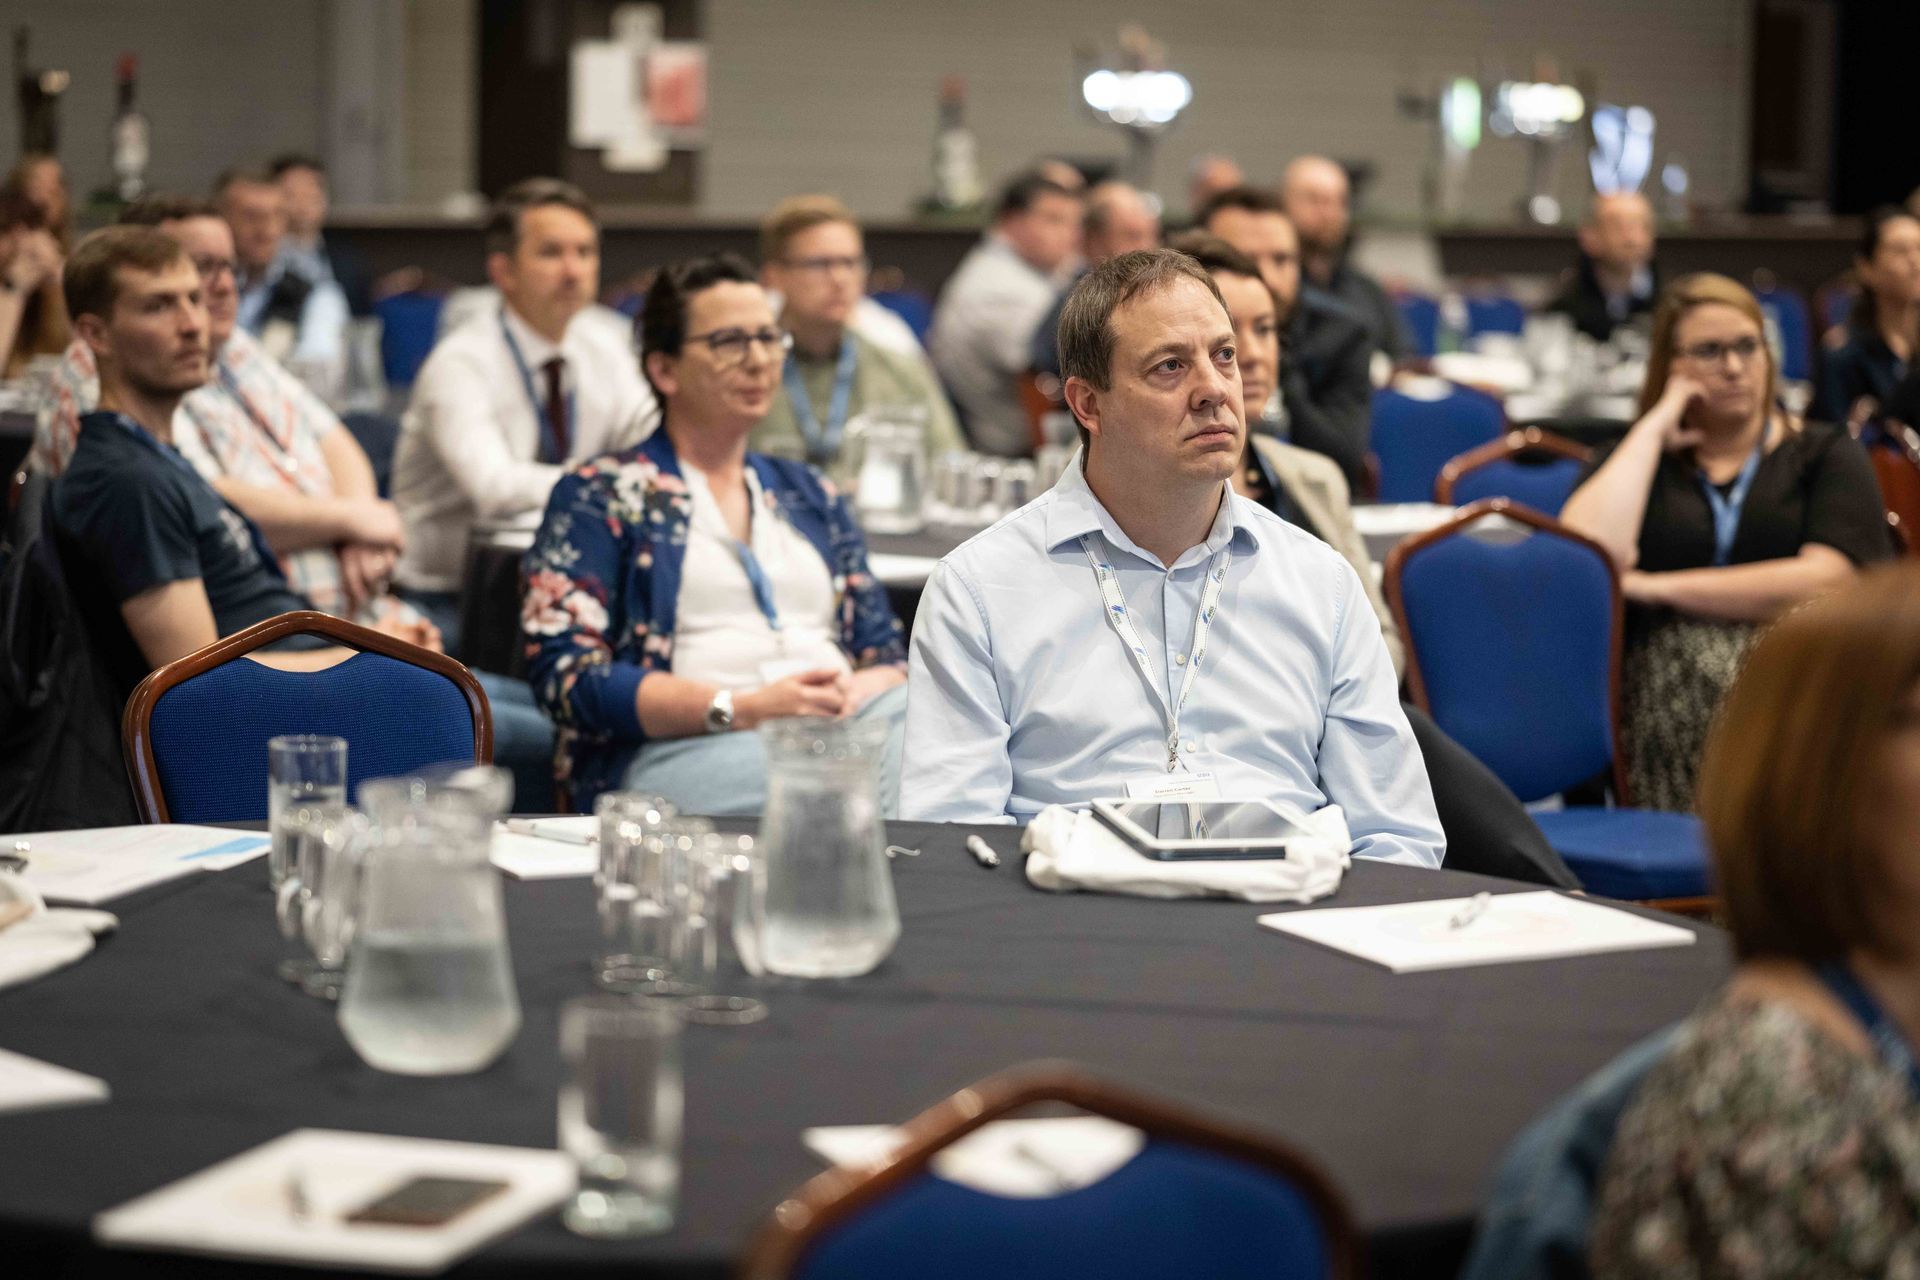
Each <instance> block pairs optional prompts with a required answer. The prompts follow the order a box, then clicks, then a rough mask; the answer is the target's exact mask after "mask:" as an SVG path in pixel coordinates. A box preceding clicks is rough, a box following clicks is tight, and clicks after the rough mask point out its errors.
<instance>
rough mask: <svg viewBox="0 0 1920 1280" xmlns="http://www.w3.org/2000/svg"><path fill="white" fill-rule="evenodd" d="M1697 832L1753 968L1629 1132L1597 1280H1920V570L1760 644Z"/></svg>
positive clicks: (1839, 601)
mask: <svg viewBox="0 0 1920 1280" xmlns="http://www.w3.org/2000/svg"><path fill="white" fill-rule="evenodd" d="M1700 816H1701V819H1702V822H1703V824H1704V826H1705V828H1706V837H1707V845H1708V847H1709V849H1710V851H1711V855H1712V859H1713V867H1714V887H1715V891H1716V893H1717V895H1718V898H1719V903H1720V906H1719V909H1718V910H1717V911H1716V913H1715V914H1716V917H1717V918H1718V919H1719V920H1720V921H1721V922H1723V923H1724V924H1725V925H1726V927H1727V930H1728V932H1729V933H1731V934H1732V936H1733V947H1734V952H1735V954H1736V955H1737V956H1738V958H1739V965H1738V967H1737V968H1736V969H1735V970H1734V973H1733V976H1732V978H1731V979H1730V980H1729V981H1728V982H1727V984H1726V986H1725V987H1724V988H1723V989H1722V990H1721V991H1719V992H1718V993H1716V994H1715V995H1714V996H1712V997H1710V998H1709V999H1708V1000H1707V1001H1706V1003H1705V1004H1704V1005H1703V1007H1702V1008H1701V1009H1700V1010H1699V1011H1698V1012H1697V1013H1695V1014H1694V1015H1693V1017H1691V1018H1690V1019H1688V1020H1687V1021H1686V1022H1685V1023H1683V1024H1681V1027H1680V1029H1679V1031H1678V1034H1677V1039H1676V1040H1675V1041H1674V1043H1673V1046H1672V1047H1671V1049H1669V1050H1668V1051H1667V1053H1666V1054H1665V1055H1664V1057H1663V1058H1662V1059H1661V1060H1660V1061H1659V1062H1658V1063H1657V1064H1655V1065H1654V1067H1653V1069H1652V1070H1651V1071H1650V1072H1649V1073H1648V1075H1647V1076H1646V1078H1645V1079H1644V1080H1643V1081H1642V1082H1641V1083H1640V1085H1639V1087H1638V1089H1637V1090H1636V1091H1635V1093H1634V1095H1633V1099H1632V1101H1631V1102H1630V1103H1629V1104H1628V1106H1627V1108H1626V1111H1625V1113H1624V1114H1623V1115H1622V1116H1621V1119H1620V1124H1619V1127H1618V1128H1617V1130H1616V1131H1615V1133H1614V1135H1613V1140H1612V1144H1611V1146H1610V1148H1609V1150H1608V1152H1607V1156H1606V1161H1605V1164H1604V1166H1603V1168H1602V1169H1601V1173H1600V1177H1599V1180H1598V1184H1597V1186H1596V1188H1595V1196H1594V1213H1593V1218H1592V1221H1591V1227H1590V1233H1589V1248H1590V1260H1591V1263H1592V1268H1593V1270H1592V1274H1593V1275H1594V1276H1595V1277H1596V1280H1637V1278H1640V1277H1645V1278H1646V1280H1652V1278H1653V1277H1659V1278H1660V1280H1669V1278H1671V1277H1694V1278H1698V1280H1708V1278H1711V1280H1722V1278H1725V1280H1734V1278H1735V1277H1738V1278H1739V1280H1775V1278H1776V1277H1777V1278H1780V1280H1785V1278H1786V1277H1793V1278H1794V1280H1809V1278H1812V1280H1819V1278H1822V1277H1847V1278H1853V1277H1858V1278H1859V1280H1867V1278H1868V1277H1873V1278H1875V1280H1878V1278H1879V1277H1887V1276H1911V1275H1920V1069H1916V1067H1915V1059H1916V1051H1917V1050H1920V951H1916V950H1915V947H1914V942H1913V939H1914V937H1915V933H1916V931H1917V930H1920V568H1915V567H1914V566H1912V565H1910V564H1901V565H1887V566H1882V567H1880V568H1877V569H1874V570H1872V571H1871V572H1869V573H1866V574H1863V575H1861V577H1860V579H1859V580H1858V581H1857V582H1854V583H1852V584H1850V585H1849V586H1847V587H1845V588H1843V589H1842V590H1840V591H1837V592H1835V593H1834V594H1833V595H1831V596H1828V597H1826V598H1825V599H1822V600H1819V601H1816V602H1814V603H1813V604H1811V605H1809V606H1807V607H1806V608H1802V609H1797V610H1795V611H1794V612H1792V613H1790V614H1788V615H1787V616H1786V617H1784V618H1782V619H1781V620H1780V621H1779V622H1778V623H1777V624H1775V625H1774V626H1773V627H1771V628H1769V629H1768V631H1767V633H1766V634H1765V635H1764V636H1762V637H1761V638H1760V640H1759V642H1758V643H1757V644H1756V645H1755V646H1754V649H1753V653H1752V655H1751V656H1750V657H1749V658H1748V660H1747V665H1746V667H1745V669H1744V670H1743V671H1742V672H1741V673H1740V678H1739V680H1737V681H1736V682H1735V683H1734V685H1733V688H1732V689H1731V690H1730V691H1729V693H1728V695H1727V700H1726V706H1725V707H1724V708H1723V709H1722V711H1721V713H1720V718H1719V720H1718V721H1717V723H1716V724H1715V726H1714V730H1713V735H1712V737H1711V739H1710V740H1709V742H1708V744H1707V752H1706V758H1705V760H1704V761H1703V763H1702V765H1701V770H1700Z"/></svg>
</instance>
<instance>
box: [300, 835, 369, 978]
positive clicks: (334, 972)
mask: <svg viewBox="0 0 1920 1280" xmlns="http://www.w3.org/2000/svg"><path fill="white" fill-rule="evenodd" d="M368 832H369V825H368V823H367V819H366V817H365V815H363V814H360V813H358V812H356V811H354V810H352V809H331V810H326V811H325V812H324V816H322V817H320V818H319V819H318V820H317V821H315V822H313V823H312V824H311V825H310V826H309V827H308V829H307V831H306V836H305V839H303V840H302V841H301V842H300V875H299V878H300V882H301V884H302V886H303V887H302V897H303V899H304V901H303V902H302V904H301V915H300V926H301V934H302V936H303V937H304V938H305V939H306V942H307V946H308V947H309V948H311V949H312V951H313V966H312V968H311V969H309V970H308V972H307V975H306V976H305V977H304V978H302V979H301V981H300V989H301V990H303V991H305V992H306V993H307V994H308V995H310V996H318V997H319V998H320V999H322V1000H338V999H339V998H340V991H341V988H343V987H344V986H345V985H346V981H347V948H348V947H349V946H350V945H351V944H352V942H353V932H354V928H355V926H356V924H357V923H358V921H359V918H360V886H361V872H362V870H363V869H364V867H365V859H366V850H367V835H368Z"/></svg>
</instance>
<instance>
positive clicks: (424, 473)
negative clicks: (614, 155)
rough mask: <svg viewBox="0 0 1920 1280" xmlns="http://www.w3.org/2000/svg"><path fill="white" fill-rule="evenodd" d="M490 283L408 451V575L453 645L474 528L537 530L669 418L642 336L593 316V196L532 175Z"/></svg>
mask: <svg viewBox="0 0 1920 1280" xmlns="http://www.w3.org/2000/svg"><path fill="white" fill-rule="evenodd" d="M487 275H488V278H489V279H490V280H491V281H492V282H493V286H494V287H495V288H496V289H498V290H499V292H500V300H501V305H500V306H499V307H497V308H493V309H489V310H488V311H486V312H483V313H481V314H479V315H475V316H474V317H473V318H472V319H470V320H468V321H467V322H466V323H465V324H463V325H461V326H460V327H459V328H458V329H456V330H455V331H453V332H452V333H449V334H448V335H447V336H446V337H445V338H443V339H442V340H441V341H440V343H439V345H437V346H435V347H434V349H433V354H432V355H431V356H429V357H427V362H426V364H425V365H423V366H422V367H421V370H420V376H419V378H418V379H417V380H416V381H415V382H414V385H413V399H412V402H411V403H410V404H409V405H408V408H407V412H406V415H405V417H404V418H403V419H402V421H401V426H400V440H399V443H398V444H397V445H396V447H395V449H394V460H393V497H394V501H395V502H396V503H397V504H398V505H399V507H400V515H401V517H402V519H404V520H405V521H406V525H407V547H406V551H405V552H404V554H403V555H402V556H401V559H400V565H399V568H398V570H397V572H396V575H395V576H396V578H397V580H398V581H399V583H400V585H401V587H402V588H403V590H404V593H405V594H406V595H407V598H408V599H410V600H412V601H413V602H414V603H415V604H416V605H418V606H419V607H421V608H422V609H424V610H425V611H426V612H427V613H428V615H429V616H430V617H432V618H433V620H434V621H435V623H437V624H438V625H439V627H440V629H441V632H442V634H444V635H445V636H446V637H447V638H448V647H449V649H455V648H456V647H457V630H458V623H459V591H460V585H461V573H462V570H463V568H464V565H465V560H466V554H467V542H468V539H469V537H470V536H471V534H472V531H473V528H474V525H475V524H476V523H481V522H508V521H513V520H516V519H520V518H523V517H524V518H526V519H528V521H529V523H531V522H532V520H533V518H535V517H537V516H538V514H539V512H540V511H541V509H542V508H544V507H545V505H546V501H547V494H548V492H549V491H550V490H551V489H552V488H553V485H554V481H556V480H558V479H559V478H560V477H561V475H562V474H564V473H565V471H566V470H567V468H568V467H569V466H570V465H571V464H573V463H577V462H581V461H584V460H585V459H588V458H592V457H595V456H597V455H599V454H603V453H609V452H612V451H614V450H616V449H622V448H625V447H627V446H628V445H631V444H634V443H635V442H637V441H639V440H640V439H642V438H643V437H645V436H646V435H647V434H648V433H649V432H651V431H652V430H653V428H654V426H655V424H656V423H657V422H658V421H659V417H660V413H659V409H658V407H657V406H656V404H655V402H654V398H653V393H652V392H650V391H649V390H648V389H647V386H646V383H645V382H643V381H642V380H641V377H640V370H639V364H638V362H637V361H636V360H635V358H634V354H633V349H632V343H631V341H630V340H629V341H627V342H619V341H615V340H614V338H613V337H612V335H610V334H609V333H607V332H606V331H605V330H604V329H603V328H602V327H600V326H597V325H595V324H593V323H591V322H586V321H584V320H583V317H582V313H583V312H584V311H585V310H586V308H587V307H588V306H589V305H591V304H592V302H593V300H594V297H595V296H596V295H597V294H598V292H599V289H600V232H599V228H598V227H597V226H596V224H595V219H594V212H593V206H592V205H591V204H590V203H588V201H587V197H586V196H585V194H583V193H582V192H581V191H580V189H579V188H577V187H575V186H572V185H571V184H569V183H565V182H560V181H558V180H556V179H552V178H529V179H527V180H526V181H524V182H521V183H517V184H515V185H514V186H513V187H510V188H509V189H508V190H507V191H506V192H505V193H503V194H502V195H501V197H500V199H499V201H498V202H497V203H496V204H495V205H494V209H493V213H492V216H491V217H490V218H489V219H488V222H487Z"/></svg>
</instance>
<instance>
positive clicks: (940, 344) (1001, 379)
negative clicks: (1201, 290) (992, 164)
mask: <svg viewBox="0 0 1920 1280" xmlns="http://www.w3.org/2000/svg"><path fill="white" fill-rule="evenodd" d="M1080 217H1081V207H1080V197H1079V196H1078V195H1077V194H1075V193H1074V192H1071V191H1069V190H1067V189H1066V188H1065V187H1063V186H1061V185H1060V184H1058V183H1056V182H1052V181H1050V180H1048V179H1046V178H1044V177H1041V176H1040V175H1039V174H1026V175H1024V176H1022V177H1019V178H1015V179H1014V180H1013V181H1012V182H1011V183H1009V184H1008V186H1007V189H1006V191H1005V192H1003V193H1002V194H1001V196H1000V203H999V205H998V206H997V207H996V208H995V210H994V217H993V228H992V230H990V231H988V232H987V234H986V237H985V238H984V239H983V240H981V242H980V243H979V244H978V245H976V246H974V248H973V249H972V250H971V251H970V252H969V253H968V254H967V256H966V257H965V258H964V259H962V260H961V263H960V266H959V267H958V268H957V269H956V270H955V271H954V273H953V278H952V279H950V280H948V281H947V287H946V288H945V289H942V290H941V291H940V304H939V306H938V307H936V308H935V310H934V313H933V333H932V335H931V337H930V339H929V341H928V343H927V352H928V354H929V355H931V356H932V357H933V367H934V368H935V369H936V370H938V371H939V374H940V378H941V380H942V381H943V382H945V383H946V384H947V391H948V392H949V393H950V394H951V395H952V396H953V400H954V404H955V405H957V406H958V407H959V410H960V420H961V425H962V426H964V427H965V428H966V432H967V438H968V440H970V441H971V442H972V444H973V447H974V448H975V449H977V450H979V451H980V452H982V453H997V454H1001V455H1003V456H1007V457H1019V456H1023V455H1025V454H1029V453H1032V452H1033V430H1032V427H1031V426H1030V425H1029V424H1028V421H1027V411H1026V409H1025V408H1024V407H1022V405H1021V403H1020V384H1019V380H1020V379H1021V378H1022V377H1024V376H1025V375H1026V372H1027V369H1028V366H1029V365H1030V363H1031V359H1032V349H1033V331H1034V329H1035V328H1037V327H1038V326H1039V324H1040V322H1041V320H1043V319H1044V318H1045V317H1046V315H1047V312H1048V311H1049V310H1051V309H1052V307H1053V302H1054V298H1055V297H1056V296H1057V294H1058V293H1059V290H1060V289H1061V288H1062V287H1064V285H1065V283H1066V280H1067V279H1069V278H1070V276H1069V275H1068V273H1069V272H1071V271H1072V269H1073V265H1074V261H1075V259H1076V257H1077V256H1078V254H1079V251H1080Z"/></svg>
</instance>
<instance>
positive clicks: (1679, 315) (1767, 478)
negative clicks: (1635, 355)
mask: <svg viewBox="0 0 1920 1280" xmlns="http://www.w3.org/2000/svg"><path fill="white" fill-rule="evenodd" d="M1764 334H1765V330H1764V326H1763V323H1762V319H1761V313H1760V306H1759V303H1758V302H1756V301H1755V300H1754V297H1753V295H1752V294H1751V293H1749V292H1748V291H1747V290H1746V289H1744V288H1742V287H1741V286H1740V285H1739V284H1737V283H1735V282H1734V281H1732V280H1729V279H1727V278H1726V277H1725V276H1717V275H1706V274H1701V275H1693V276H1687V277H1685V278H1683V279H1681V280H1678V281H1676V282H1675V283H1674V284H1673V285H1672V287H1670V288H1669V289H1668V290H1667V291H1666V293H1665V294H1664V295H1663V296H1662V298H1661V300H1660V305H1659V308H1658V310H1657V311H1656V312H1655V315H1654V325H1653V346H1652V351H1651V354H1650V356H1649V359H1648V363H1647V379H1646V383H1645V385H1644V386H1642V388H1641V391H1640V418H1639V420H1638V421H1637V422H1635V423H1634V424H1633V426H1632V427H1631V428H1629V429H1628V431H1627V434H1626V436H1625V437H1624V438H1623V439H1622V440H1620V441H1619V442H1618V443H1617V444H1615V445H1612V446H1610V447H1608V448H1605V449H1602V450H1600V451H1599V452H1598V453H1597V454H1596V455H1595V457H1594V458H1593V460H1592V462H1591V463H1590V464H1589V466H1588V469H1587V473H1586V475H1585V477H1584V478H1583V480H1582V482H1581V484H1580V486H1579V488H1578V489H1577V490H1575V492H1574V494H1573V496H1572V497H1571V498H1570V499H1568V501H1567V505H1566V508H1565V509H1564V510H1563V511H1562V513H1561V519H1562V520H1563V521H1564V522H1565V523H1566V524H1567V525H1569V526H1570V527H1572V528H1573V529H1575V530H1577V531H1578V532H1580V533H1583V534H1586V535H1587V536H1588V537H1590V538H1592V539H1594V540H1595V541H1596V542H1598V543H1600V545H1601V546H1603V547H1605V548H1606V550H1607V552H1608V554H1609V555H1611V556H1612V558H1613V562H1614V565H1615V567H1616V568H1617V569H1618V570H1619V573H1620V585H1621V591H1622V593H1623V594H1624V596H1625V597H1626V601H1627V633H1626V652H1625V662H1624V670H1623V673H1622V690H1621V692H1622V724H1621V738H1622V742H1621V748H1622V749H1623V750H1624V751H1625V752H1626V754H1627V762H1628V777H1629V781H1630V783H1631V785H1632V787H1633V801H1634V803H1635V804H1637V805H1641V806H1644V807H1648V808H1657V809H1673V810H1685V809H1690V808H1692V807H1693V789H1694V774H1695V771H1696V769H1697V767H1698V764H1699V759H1700V751H1701V747H1702V744H1703V743H1704V741H1705V738H1706V732H1707V726H1708V723H1709V721H1710V720H1711V719H1712V717H1713V713H1714V709H1715V708H1716V707H1717V706H1718V705H1719V703H1720V699H1721V696H1722V694H1724V692H1725V691H1726V689H1727V686H1728V685H1729V684H1731V683H1732V680H1733V677H1734V675H1735V673H1736V672H1737V671H1738V669H1739V665H1740V661H1741V659H1742V657H1743V655H1744V654H1745V652H1746V649H1747V645H1748V643H1749V642H1750V640H1751V639H1752V635H1753V631H1754V629H1755V627H1756V626H1757V625H1758V624H1761V623H1764V622H1767V621H1769V620H1771V619H1772V618H1774V617H1777V616H1778V615H1779V614H1780V613H1781V612H1783V611H1784V610H1786V609H1787V608H1789V607H1791V606H1792V605H1795V604H1798V603H1800V602H1801V601H1803V600H1807V599H1809V598H1811V597H1813V596H1816V595H1819V594H1821V593H1822V592H1825V591H1828V590H1831V589H1832V588H1834V587H1836V586H1839V585H1841V584H1842V583H1845V582H1846V581H1848V580H1849V579H1851V578H1852V576H1853V575H1854V572H1855V570H1856V568H1857V567H1858V566H1860V565H1863V564H1867V563H1869V562H1871V561H1874V560H1879V559H1882V558H1884V557H1886V556H1887V555H1889V554H1890V553H1891V550H1892V543H1891V538H1890V535H1889V533H1888V530H1887V525H1886V522H1885V516H1884V513H1883V511H1882V508H1881V504H1880V495H1879V489H1878V487H1877V486H1876V485H1875V483H1874V479H1873V472H1872V469H1871V467H1870V466H1869V464H1868V462H1867V458H1866V455H1865V454H1864V453H1863V452H1862V451H1861V449H1860V446H1859V445H1858V444H1856V443H1855V442H1854V441H1853V440H1852V439H1850V438H1849V437H1848V436H1847V434H1846V432H1845V431H1844V430H1843V429H1842V428H1839V427H1835V426H1831V425H1827V424H1823V423H1809V422H1803V421H1801V420H1800V419H1798V418H1796V417H1794V416H1793V415H1791V414H1789V413H1788V412H1787V411H1786V410H1785V408H1784V407H1783V406H1782V405H1781V403H1780V397H1779V386H1778V382H1779V374H1778V370H1777V368H1776V366H1775V361H1774V357H1773V354H1772V352H1770V351H1769V350H1768V348H1767V344H1766V339H1765V336H1764Z"/></svg>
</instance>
